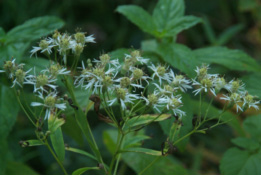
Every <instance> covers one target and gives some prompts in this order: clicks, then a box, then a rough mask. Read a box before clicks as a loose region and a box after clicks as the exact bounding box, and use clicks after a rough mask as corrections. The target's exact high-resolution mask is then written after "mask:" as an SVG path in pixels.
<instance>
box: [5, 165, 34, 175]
mask: <svg viewBox="0 0 261 175" xmlns="http://www.w3.org/2000/svg"><path fill="white" fill-rule="evenodd" d="M6 174H8V175H25V174H26V175H39V174H38V173H37V172H35V171H34V170H33V169H31V168H30V167H29V166H27V165H25V164H23V163H20V162H8V164H7V170H6Z"/></svg>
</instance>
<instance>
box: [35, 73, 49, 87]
mask: <svg viewBox="0 0 261 175" xmlns="http://www.w3.org/2000/svg"><path fill="white" fill-rule="evenodd" d="M47 83H48V77H47V76H46V75H45V74H42V75H38V76H37V77H36V87H40V86H44V85H46V84H47Z"/></svg>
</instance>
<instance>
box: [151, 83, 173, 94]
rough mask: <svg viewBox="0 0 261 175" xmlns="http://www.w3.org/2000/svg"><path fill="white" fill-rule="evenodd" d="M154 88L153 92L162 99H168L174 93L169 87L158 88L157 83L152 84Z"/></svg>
mask: <svg viewBox="0 0 261 175" xmlns="http://www.w3.org/2000/svg"><path fill="white" fill-rule="evenodd" d="M153 85H155V86H156V90H155V92H156V93H158V94H159V95H160V96H162V97H170V96H171V95H172V94H173V93H174V92H175V89H174V88H173V87H171V86H170V85H164V87H163V88H162V87H160V86H159V85H158V84H157V83H153Z"/></svg>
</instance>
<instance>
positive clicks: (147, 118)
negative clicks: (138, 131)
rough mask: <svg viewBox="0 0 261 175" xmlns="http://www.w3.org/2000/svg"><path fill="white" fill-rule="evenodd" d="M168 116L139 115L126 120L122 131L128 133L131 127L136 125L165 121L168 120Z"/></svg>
mask: <svg viewBox="0 0 261 175" xmlns="http://www.w3.org/2000/svg"><path fill="white" fill-rule="evenodd" d="M170 116H171V115H170V114H161V115H160V114H146V115H141V116H136V117H133V118H131V119H130V120H128V121H127V122H126V123H125V125H124V127H123V130H124V131H128V130H129V129H131V128H132V127H135V126H138V125H143V124H148V123H150V122H158V121H162V120H166V119H168V118H170Z"/></svg>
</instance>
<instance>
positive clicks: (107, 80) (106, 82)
mask: <svg viewBox="0 0 261 175" xmlns="http://www.w3.org/2000/svg"><path fill="white" fill-rule="evenodd" d="M103 85H104V86H105V87H108V86H110V85H112V80H111V77H110V76H105V77H104V79H103Z"/></svg>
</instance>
